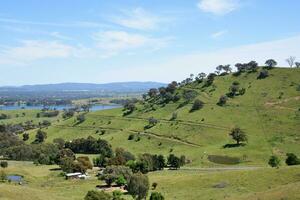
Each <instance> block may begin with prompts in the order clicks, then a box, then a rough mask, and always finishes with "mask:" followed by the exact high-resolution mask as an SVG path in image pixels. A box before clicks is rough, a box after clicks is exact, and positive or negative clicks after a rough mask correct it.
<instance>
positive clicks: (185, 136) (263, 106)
mask: <svg viewBox="0 0 300 200" xmlns="http://www.w3.org/2000/svg"><path fill="white" fill-rule="evenodd" d="M257 75H258V72H256V73H243V74H241V75H240V76H237V77H236V76H233V75H226V76H218V77H216V78H215V81H214V83H213V85H211V86H209V87H204V86H203V85H204V83H197V82H193V83H191V84H188V85H186V86H182V87H180V88H179V89H177V91H176V93H178V94H182V93H183V92H184V90H193V91H195V92H197V97H196V99H200V100H201V101H203V102H204V103H205V104H204V107H203V108H202V109H200V110H198V111H195V112H189V111H190V109H191V106H192V104H191V103H192V102H193V101H191V102H190V103H189V104H186V105H184V106H183V107H180V106H179V105H180V104H182V103H183V98H181V99H180V100H179V101H178V102H176V103H174V102H171V103H168V104H166V105H152V108H151V110H150V111H148V110H149V109H148V108H149V105H147V103H146V104H137V110H135V111H134V112H133V113H132V114H130V115H127V116H125V117H124V116H123V115H122V114H123V112H122V109H113V110H106V111H97V112H91V113H88V114H87V115H86V121H85V122H83V123H81V124H79V125H75V118H71V119H68V120H64V121H60V122H57V123H55V124H53V125H52V126H50V127H49V128H48V129H47V130H46V131H47V133H48V139H47V140H48V141H49V142H51V141H52V140H53V139H54V138H58V137H61V138H64V139H66V140H72V139H73V138H79V137H87V136H89V135H92V136H94V137H101V138H103V139H106V140H108V141H109V142H110V143H111V144H112V145H113V147H123V148H125V149H127V150H129V151H131V152H133V153H135V154H139V153H145V152H151V153H163V154H169V153H170V152H172V153H175V154H184V155H186V156H187V159H189V160H190V161H191V163H190V164H189V166H215V165H218V164H216V163H214V162H210V161H209V160H208V159H207V158H208V156H209V155H218V156H225V155H227V156H230V157H233V158H239V159H240V160H241V161H242V162H241V163H240V164H239V165H260V166H265V165H267V160H268V159H269V156H270V155H272V154H276V155H278V156H280V157H282V158H283V157H284V156H285V154H286V153H287V152H294V153H296V154H298V155H299V154H300V148H299V144H300V132H299V130H300V123H299V121H300V110H299V108H300V91H299V85H300V69H299V68H298V69H296V68H293V69H288V68H275V69H272V70H269V77H267V78H265V79H257ZM234 81H238V82H239V83H240V88H245V89H246V92H245V94H244V95H239V96H235V97H234V98H229V100H228V101H227V104H226V105H225V106H218V105H217V104H216V103H217V102H218V100H219V97H220V96H221V95H224V94H226V93H228V89H229V87H230V86H231V85H232V83H233V82H234ZM174 112H176V113H177V116H178V117H177V119H176V120H173V121H170V118H171V116H172V114H173V113H174ZM150 117H154V118H155V119H158V120H159V123H158V124H157V125H156V126H154V127H152V128H150V129H147V130H144V126H146V125H147V124H148V119H149V118H150ZM235 126H239V127H240V128H241V129H242V130H243V131H245V132H246V134H247V136H248V143H247V144H246V145H245V146H240V147H235V148H223V146H224V145H226V144H233V143H234V141H233V140H232V139H231V138H230V137H229V135H228V133H229V132H230V130H231V129H232V128H233V127H235ZM97 130H105V131H106V132H105V134H104V135H101V134H100V132H99V133H97ZM32 134H33V133H32ZM130 134H134V136H135V139H134V140H128V136H129V135H130ZM31 138H32V139H33V135H32V137H31Z"/></svg>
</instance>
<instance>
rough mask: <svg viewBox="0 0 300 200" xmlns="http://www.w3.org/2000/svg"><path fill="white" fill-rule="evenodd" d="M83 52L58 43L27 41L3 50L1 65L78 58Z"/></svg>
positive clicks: (0, 54) (0, 55)
mask: <svg viewBox="0 0 300 200" xmlns="http://www.w3.org/2000/svg"><path fill="white" fill-rule="evenodd" d="M81 50H82V51H84V49H83V48H82V49H80V48H78V49H77V48H76V47H73V46H70V45H66V44H63V43H60V42H57V41H40V40H25V41H22V42H21V45H19V46H17V47H3V48H1V50H0V64H15V65H26V64H29V63H31V62H33V61H36V60H40V59H46V58H68V57H72V56H74V57H78V56H80V55H81V54H82V53H81Z"/></svg>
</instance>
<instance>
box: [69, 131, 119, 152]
mask: <svg viewBox="0 0 300 200" xmlns="http://www.w3.org/2000/svg"><path fill="white" fill-rule="evenodd" d="M65 147H66V148H69V149H71V150H72V151H73V152H74V153H90V154H101V155H104V156H105V157H111V156H112V154H113V151H112V149H111V145H110V144H109V143H108V142H107V141H106V140H102V139H95V138H93V137H92V136H89V137H87V138H78V139H74V140H73V141H69V142H66V143H65Z"/></svg>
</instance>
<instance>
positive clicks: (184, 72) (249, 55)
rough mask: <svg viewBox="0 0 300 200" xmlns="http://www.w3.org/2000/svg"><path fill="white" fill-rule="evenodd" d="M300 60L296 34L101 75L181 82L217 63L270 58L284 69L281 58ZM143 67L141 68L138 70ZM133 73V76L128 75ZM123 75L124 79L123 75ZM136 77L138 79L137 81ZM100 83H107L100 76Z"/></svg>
mask: <svg viewBox="0 0 300 200" xmlns="http://www.w3.org/2000/svg"><path fill="white" fill-rule="evenodd" d="M291 55H292V56H296V57H297V58H300V35H299V36H296V37H290V38H286V39H281V40H275V41H269V42H262V43H256V44H250V45H243V46H238V47H233V48H226V49H221V50H216V51H210V52H199V53H192V54H185V55H177V56H174V57H169V58H168V59H167V61H165V62H163V63H161V62H157V61H152V62H148V64H147V65H146V64H145V63H138V64H137V66H130V67H127V68H126V69H118V71H113V70H112V71H109V72H107V73H105V76H106V77H114V78H116V79H115V80H119V81H124V80H153V81H162V82H169V81H172V80H177V81H180V80H183V79H184V78H186V77H187V76H189V74H190V73H194V74H197V73H199V72H205V73H210V72H213V71H214V70H215V67H216V66H218V65H219V64H231V65H232V66H233V67H234V64H236V63H238V62H249V61H251V60H256V61H257V62H258V63H260V64H264V62H265V61H266V60H267V59H269V58H273V59H275V60H276V61H277V62H278V66H287V63H286V62H285V59H286V58H287V57H289V56H291ZM141 66H143V67H141ZM129 72H133V73H129ZM125 73H126V79H124V76H123V74H125ZM137 77H138V79H137ZM103 81H109V79H106V78H105V77H103Z"/></svg>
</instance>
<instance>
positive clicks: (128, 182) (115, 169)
mask: <svg viewBox="0 0 300 200" xmlns="http://www.w3.org/2000/svg"><path fill="white" fill-rule="evenodd" d="M99 179H100V180H103V181H105V183H106V184H107V185H108V186H110V185H112V184H116V185H118V186H125V188H126V189H127V191H128V193H129V194H131V195H132V196H133V197H134V198H135V199H144V198H146V196H147V193H148V190H149V185H150V184H149V179H148V177H147V176H146V175H144V174H142V173H140V172H137V173H133V172H132V170H131V169H130V168H128V167H125V166H108V167H106V168H105V169H104V171H103V172H102V174H101V175H100V176H99Z"/></svg>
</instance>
